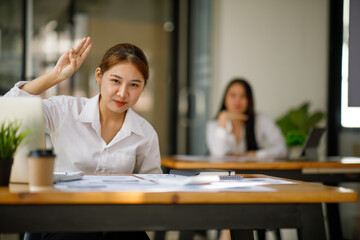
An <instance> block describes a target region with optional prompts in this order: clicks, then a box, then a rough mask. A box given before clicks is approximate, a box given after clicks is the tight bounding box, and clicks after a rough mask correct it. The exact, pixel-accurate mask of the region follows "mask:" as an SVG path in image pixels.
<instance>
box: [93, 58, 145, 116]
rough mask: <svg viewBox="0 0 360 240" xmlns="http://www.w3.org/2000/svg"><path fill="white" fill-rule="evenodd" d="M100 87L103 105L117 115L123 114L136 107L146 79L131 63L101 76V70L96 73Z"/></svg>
mask: <svg viewBox="0 0 360 240" xmlns="http://www.w3.org/2000/svg"><path fill="white" fill-rule="evenodd" d="M95 76H96V81H97V83H98V84H99V85H100V94H101V100H100V101H101V105H102V106H106V107H107V108H108V109H109V110H111V111H112V112H115V113H123V112H125V111H126V110H127V109H128V108H130V107H132V106H134V105H135V103H136V102H137V101H138V99H139V97H140V95H141V93H142V91H143V89H144V87H145V79H144V77H143V75H142V74H141V73H140V72H139V70H138V69H137V68H136V67H135V66H134V65H133V64H131V63H120V64H117V65H115V66H113V67H112V68H110V69H109V70H108V71H106V72H105V73H103V75H102V76H101V69H100V68H97V69H96V72H95Z"/></svg>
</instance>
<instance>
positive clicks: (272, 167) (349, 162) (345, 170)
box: [161, 156, 360, 185]
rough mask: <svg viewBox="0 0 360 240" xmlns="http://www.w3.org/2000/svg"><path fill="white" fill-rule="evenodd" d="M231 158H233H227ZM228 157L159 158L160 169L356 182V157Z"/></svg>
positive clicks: (359, 161) (359, 165)
mask: <svg viewBox="0 0 360 240" xmlns="http://www.w3.org/2000/svg"><path fill="white" fill-rule="evenodd" d="M231 159H233V160H231ZM236 159H237V158H235V157H232V158H229V157H224V158H222V157H211V158H210V157H205V156H204V157H199V156H196V157H195V156H173V157H163V158H162V159H161V165H162V166H163V168H164V172H165V173H166V172H169V170H170V169H231V170H236V173H239V174H249V173H250V174H258V173H259V174H266V175H269V176H276V177H282V178H289V179H295V180H300V181H308V182H322V183H324V184H327V185H338V184H339V183H342V182H359V181H360V158H355V157H344V158H335V159H328V160H324V161H294V160H276V159H275V160H268V159H264V160H257V161H256V160H254V159H250V160H249V161H246V158H239V159H240V161H237V160H236Z"/></svg>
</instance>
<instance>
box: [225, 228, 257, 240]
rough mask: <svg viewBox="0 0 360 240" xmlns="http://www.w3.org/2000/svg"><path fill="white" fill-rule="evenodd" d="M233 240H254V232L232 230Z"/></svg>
mask: <svg viewBox="0 0 360 240" xmlns="http://www.w3.org/2000/svg"><path fill="white" fill-rule="evenodd" d="M230 235H231V240H254V233H253V230H230Z"/></svg>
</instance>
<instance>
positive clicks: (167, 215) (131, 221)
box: [0, 175, 357, 239]
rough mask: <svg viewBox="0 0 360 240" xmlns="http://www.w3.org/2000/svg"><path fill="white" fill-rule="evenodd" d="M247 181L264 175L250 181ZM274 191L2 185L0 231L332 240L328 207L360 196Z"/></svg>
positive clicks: (320, 188)
mask: <svg viewBox="0 0 360 240" xmlns="http://www.w3.org/2000/svg"><path fill="white" fill-rule="evenodd" d="M244 177H264V176H263V175H245V176H244ZM294 182H296V183H297V184H290V185H267V186H268V187H271V188H273V189H274V190H275V191H273V192H266V191H264V192H239V191H237V192H233V191H231V192H230V191H223V192H58V191H57V192H42V193H29V192H28V191H27V190H21V189H19V188H18V186H11V188H10V189H9V188H7V187H0V216H1V217H0V232H7V233H10V232H44V231H123V230H127V231H137V230H153V231H164V230H205V229H223V228H229V229H231V233H232V236H233V239H240V238H241V239H252V235H251V234H249V233H251V231H250V230H249V229H267V228H297V229H299V233H300V239H326V236H325V227H324V221H323V212H322V206H321V204H322V203H338V202H354V201H356V200H357V193H356V192H354V191H352V190H349V189H345V188H338V187H331V186H324V185H321V184H314V183H306V182H300V181H294Z"/></svg>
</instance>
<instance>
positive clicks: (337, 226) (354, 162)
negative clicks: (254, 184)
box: [161, 156, 360, 240]
mask: <svg viewBox="0 0 360 240" xmlns="http://www.w3.org/2000/svg"><path fill="white" fill-rule="evenodd" d="M161 164H162V166H163V169H164V172H165V173H166V172H169V171H170V169H206V168H208V169H231V170H236V173H238V174H266V175H269V176H276V177H282V178H288V179H296V180H301V181H308V182H321V183H324V184H326V185H331V186H338V185H339V184H340V183H343V182H360V158H355V157H344V158H332V159H331V158H330V159H327V160H323V161H294V160H266V159H265V160H263V161H261V162H259V161H254V160H252V161H243V159H242V161H240V162H239V161H229V159H228V158H226V159H225V161H224V159H222V158H221V157H219V158H214V157H212V158H211V159H209V158H207V157H203V158H201V157H198V156H197V157H194V158H193V159H192V157H191V156H186V157H181V156H177V157H176V156H174V157H163V158H162V160H161ZM326 207H327V212H328V215H329V219H328V221H329V228H330V238H331V239H332V240H338V239H342V230H341V222H340V214H339V206H338V204H337V203H335V204H327V205H326Z"/></svg>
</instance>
